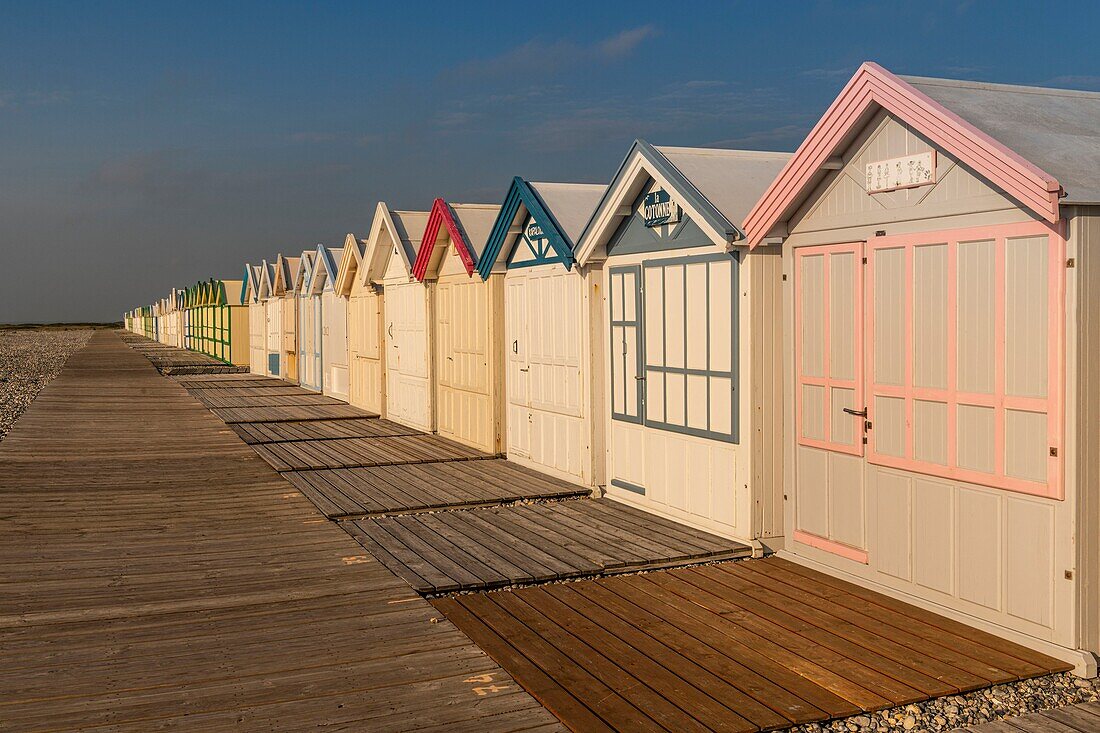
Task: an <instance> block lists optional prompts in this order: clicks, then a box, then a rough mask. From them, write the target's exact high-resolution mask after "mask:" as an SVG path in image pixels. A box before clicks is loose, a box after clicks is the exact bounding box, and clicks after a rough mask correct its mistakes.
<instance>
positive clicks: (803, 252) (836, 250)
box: [794, 242, 864, 456]
mask: <svg viewBox="0 0 1100 733" xmlns="http://www.w3.org/2000/svg"><path fill="white" fill-rule="evenodd" d="M849 253H850V254H852V255H853V257H854V258H855V266H856V270H855V279H856V282H855V296H854V300H855V304H854V308H853V310H854V316H855V323H853V324H852V328H853V332H854V333H855V344H854V346H855V358H854V359H853V360H852V363H853V364H854V367H855V375H854V378H853V379H838V378H836V377H834V376H833V375H832V374H831V372H832V363H831V359H830V353H831V351H832V349H831V346H832V334H831V332H830V328H831V320H832V319H831V315H832V314H831V312H830V301H829V294H830V290H829V288H830V279H831V278H830V267H829V264H830V259H831V258H832V257H833V255H837V254H849ZM807 256H821V257H823V258H824V261H823V263H822V357H821V358H822V372H823V374H824V376H821V377H816V376H811V375H805V374H802V330H803V329H802V261H803V258H804V257H807ZM862 258H863V243H862V242H850V243H847V244H825V245H818V246H814V247H797V248H796V249H795V250H794V264H795V290H794V293H795V295H794V298H795V306H794V307H795V327H794V334H795V336H794V338H795V340H794V361H795V373H796V375H797V380H796V382H797V383H796V385H795V386H796V390H797V393H796V394H795V429H796V431H797V434H796V437H797V439H798V442H799V444H801V445H806V446H810V447H813V448H822V449H824V450H832V451H838V452H841V453H848V454H851V455H854V456H862V455H863V426H862V425H859V426H858V428H857V429H855V430H853V431H852V432H853V435H854V436H855V443H854V444H849V443H837V442H835V441H833V439H832V419H831V415H832V410H831V406H832V389H833V387H840V388H843V389H851V390H852V391H853V392H854V393H855V404H856V406H857V409H858V407H859V406H860V405H861V404H863V357H862V353H863V277H864V274H863V270H864V267H863V265H862V264H860V262H861V261H862ZM805 385H811V386H818V387H822V388H823V391H824V402H823V405H822V407H823V418H822V421H823V425H822V429H823V430H824V439H819V438H807V437H805V436H804V434H803V432H804V431H803V429H802V388H803V387H804V386H805ZM851 419H852V420H854V421H857V422H860V421H862V419H863V418H860V417H854V416H853V417H852V418H851Z"/></svg>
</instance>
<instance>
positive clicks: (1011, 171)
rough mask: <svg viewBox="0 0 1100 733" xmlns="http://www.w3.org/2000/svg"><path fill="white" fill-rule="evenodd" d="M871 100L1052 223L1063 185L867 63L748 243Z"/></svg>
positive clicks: (764, 208) (767, 200)
mask: <svg viewBox="0 0 1100 733" xmlns="http://www.w3.org/2000/svg"><path fill="white" fill-rule="evenodd" d="M875 105H877V106H878V107H882V108H884V109H886V110H888V111H890V112H892V113H894V114H896V115H898V116H899V117H901V118H902V119H903V120H905V121H906V122H908V123H909V124H911V125H913V126H914V127H915V128H916V129H917V130H919V131H920V132H921V133H922V134H923V135H924V136H925V137H927V138H928V139H929V140H930V141H931V142H933V143H934V144H936V145H938V146H940V147H942V148H944V149H945V150H947V151H949V152H950V153H952V154H953V155H956V156H958V157H959V158H960V159H961V160H962V161H964V162H965V163H966V164H967V165H968V166H970V167H971V168H973V169H974V170H975V171H977V172H978V173H979V174H981V175H982V176H984V177H986V178H988V179H989V180H990V181H992V182H993V183H994V184H995V185H997V186H998V187H1000V188H1001V189H1003V190H1004V191H1005V192H1006V193H1008V194H1009V195H1010V196H1012V197H1013V198H1015V199H1017V200H1018V201H1020V202H1021V203H1023V204H1024V205H1025V206H1026V207H1027V208H1029V209H1030V210H1032V211H1033V212H1035V213H1036V214H1038V215H1039V216H1041V217H1042V218H1043V219H1045V220H1047V221H1049V222H1052V223H1053V222H1056V221H1058V218H1059V214H1058V195H1059V191H1060V190H1061V186H1060V185H1059V183H1058V181H1057V180H1056V179H1055V178H1054V177H1053V176H1051V175H1050V174H1048V173H1046V172H1045V171H1043V170H1042V169H1040V168H1039V167H1038V166H1036V165H1034V164H1033V163H1031V162H1030V161H1028V160H1026V159H1024V158H1023V157H1021V156H1020V155H1019V154H1017V153H1016V152H1014V151H1012V150H1010V149H1009V148H1007V147H1005V146H1004V145H1002V144H1001V143H999V142H997V141H996V140H994V139H993V138H992V137H990V136H989V135H988V134H986V133H984V132H982V131H981V130H979V129H978V128H976V127H974V126H973V125H971V124H970V123H969V122H967V121H965V120H963V119H962V118H961V117H959V116H958V115H957V114H955V113H954V112H951V111H950V110H949V109H947V108H945V107H944V106H943V105H941V104H939V103H938V102H936V101H934V100H933V99H931V98H930V97H929V96H927V95H926V94H924V93H923V92H920V91H918V90H917V89H916V88H915V87H913V86H912V85H910V84H908V83H906V82H905V81H902V80H901V79H899V78H898V77H896V76H894V75H893V74H891V73H890V72H888V71H886V70H885V69H883V68H882V67H881V66H879V65H877V64H873V63H865V64H863V65H862V66H860V68H859V70H858V71H856V73H855V75H854V76H853V77H852V79H851V80H850V81H849V82H848V84H847V85H846V86H845V87H844V89H843V90H842V91H841V92H840V94H839V95H838V96H837V98H836V99H835V100H834V101H833V103H832V105H830V107H829V109H828V110H827V111H826V112H825V114H824V115H823V116H822V118H821V119H820V120H818V122H817V124H816V125H815V126H814V128H813V129H812V130H811V131H810V134H809V135H808V136H807V137H806V139H805V140H804V141H803V142H802V144H801V145H800V146H799V147H798V150H797V151H796V152H795V154H794V156H793V157H792V158H791V159H790V160H789V161H788V162H787V165H786V166H784V167H783V170H782V171H781V172H780V173H779V175H778V176H777V177H776V179H775V180H774V181H773V182H772V184H771V185H770V186H769V187H768V189H767V191H765V192H764V195H763V196H761V197H760V199H759V200H758V201H757V202H756V205H755V206H753V208H752V211H750V212H749V214H748V216H747V217H746V218H745V224H744V227H743V229H744V231H745V235H746V239H747V241H748V243H749V246H750V247H755V246H757V245H758V244H760V242H761V241H763V239H764V237H766V236H768V233H769V232H770V231H771V229H772V228H773V227H774V226H775V225H776V224H778V223H779V222H780V221H782V220H783V219H784V218H785V217H786V216H787V215H788V214H789V212H790V211H791V210H792V209H793V208H794V207H795V206H796V205H797V204H798V203H799V201H800V200H801V198H802V196H803V195H804V193H805V192H806V191H807V190H808V188H809V186H810V185H811V183H812V182H813V180H814V177H815V176H816V174H817V173H818V172H819V171H820V170H821V166H822V164H824V163H825V161H826V160H828V159H829V157H830V156H832V155H834V154H836V153H837V152H838V151H839V149H840V148H841V146H842V145H844V144H845V143H846V142H847V141H848V140H849V139H850V136H851V133H852V132H853V131H854V130H855V129H856V128H857V126H858V125H860V124H863V123H865V122H866V119H867V117H868V116H869V115H870V112H871V111H872V110H873V108H874V106H875Z"/></svg>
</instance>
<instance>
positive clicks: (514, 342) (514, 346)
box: [512, 339, 519, 354]
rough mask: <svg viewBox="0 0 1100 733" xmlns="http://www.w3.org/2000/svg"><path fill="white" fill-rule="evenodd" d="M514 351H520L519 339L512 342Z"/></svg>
mask: <svg viewBox="0 0 1100 733" xmlns="http://www.w3.org/2000/svg"><path fill="white" fill-rule="evenodd" d="M512 353H513V354H518V353H519V339H516V340H515V341H513V342H512Z"/></svg>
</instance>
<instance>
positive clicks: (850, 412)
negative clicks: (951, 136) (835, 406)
mask: <svg viewBox="0 0 1100 733" xmlns="http://www.w3.org/2000/svg"><path fill="white" fill-rule="evenodd" d="M842 409H843V411H844V413H845V414H848V415H851V416H852V417H867V408H866V407H864V408H863V409H862V410H853V409H852V408H851V407H845V408H842Z"/></svg>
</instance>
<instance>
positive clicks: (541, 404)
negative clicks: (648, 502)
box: [477, 177, 606, 486]
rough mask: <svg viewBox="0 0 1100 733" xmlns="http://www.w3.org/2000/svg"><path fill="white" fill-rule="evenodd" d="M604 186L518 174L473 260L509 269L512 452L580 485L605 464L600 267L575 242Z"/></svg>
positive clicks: (596, 479) (595, 479) (596, 478)
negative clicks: (583, 261) (586, 260)
mask: <svg viewBox="0 0 1100 733" xmlns="http://www.w3.org/2000/svg"><path fill="white" fill-rule="evenodd" d="M605 189H606V186H604V185H602V184H601V185H593V184H577V183H531V182H528V181H525V180H523V179H522V178H518V177H517V178H515V179H514V180H513V181H512V185H511V187H510V188H509V190H508V195H507V196H506V197H505V199H504V204H503V206H502V207H501V210H500V213H499V215H498V216H497V220H496V223H495V224H494V225H493V229H492V232H491V233H490V235H489V239H488V242H487V243H486V245H485V249H484V251H483V252H482V255H481V257H480V259H479V260H478V263H477V272H478V274H479V275H480V276H481V277H482V278H483V279H488V278H489V277H491V276H492V275H493V274H494V273H497V274H501V273H503V275H504V311H505V319H504V348H505V368H504V371H505V394H506V396H507V407H506V409H507V414H506V423H507V454H508V458H509V460H514V461H517V462H519V463H524V464H528V465H530V466H532V467H534V468H537V469H539V470H541V471H545V472H547V473H550V474H553V475H555V476H557V477H559V478H563V479H566V480H569V481H573V482H576V483H579V484H581V485H584V486H594V485H598V484H601V483H603V473H604V471H603V468H604V461H605V457H604V450H603V435H604V421H603V402H602V399H603V395H602V391H600V390H599V389H598V387H599V386H601V385H602V375H603V370H602V366H601V367H597V368H596V369H595V370H594V369H593V368H592V365H593V364H598V365H602V363H603V362H602V358H603V352H604V348H603V346H604V337H603V330H602V326H601V323H602V317H603V298H602V290H601V288H602V282H601V277H602V270H601V269H600V266H599V263H595V266H594V267H590V268H587V269H585V270H582V269H581V268H580V267H578V266H577V264H576V260H575V254H574V249H575V246H576V242H577V241H578V239H579V238H580V235H581V232H582V231H583V229H584V226H585V224H586V223H587V222H588V219H589V217H590V216H591V214H592V211H593V209H595V207H596V204H597V203H599V201H600V198H601V196H602V195H603V192H604V191H605ZM597 375H598V376H599V377H601V379H596V380H595V382H594V380H593V377H594V376H597ZM594 416H599V419H594Z"/></svg>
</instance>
